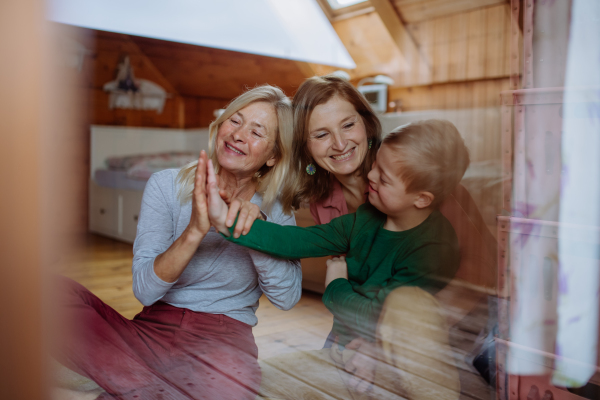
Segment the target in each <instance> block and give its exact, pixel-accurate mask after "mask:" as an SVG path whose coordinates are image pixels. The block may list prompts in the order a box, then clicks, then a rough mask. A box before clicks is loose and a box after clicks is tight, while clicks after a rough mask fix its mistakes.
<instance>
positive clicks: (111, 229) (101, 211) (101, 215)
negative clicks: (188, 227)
mask: <svg viewBox="0 0 600 400" xmlns="http://www.w3.org/2000/svg"><path fill="white" fill-rule="evenodd" d="M90 144H91V149H90V185H89V230H90V232H94V233H98V234H101V235H104V236H108V237H111V238H114V239H118V240H121V241H124V242H128V243H133V241H134V239H135V235H136V233H137V220H138V215H139V211H140V206H141V204H142V194H143V192H142V191H141V190H128V189H115V188H109V187H103V186H99V185H98V184H97V183H96V182H95V181H94V171H96V169H100V168H106V166H105V164H104V160H106V159H107V158H108V157H113V156H125V155H133V154H151V153H159V152H165V151H190V150H196V151H200V150H203V149H204V150H208V129H187V130H183V129H159V128H129V127H115V126H98V125H92V126H91V141H90Z"/></svg>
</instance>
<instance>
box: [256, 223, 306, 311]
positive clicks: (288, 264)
mask: <svg viewBox="0 0 600 400" xmlns="http://www.w3.org/2000/svg"><path fill="white" fill-rule="evenodd" d="M272 215H273V217H274V218H267V220H268V221H271V222H274V223H276V224H279V225H296V219H295V218H294V215H285V214H283V213H282V212H279V213H277V212H273V213H272ZM248 252H249V253H250V257H252V261H253V262H254V266H255V268H256V272H257V273H258V284H259V285H260V288H261V290H262V291H263V293H264V294H265V295H266V296H267V298H268V299H269V300H270V301H271V303H273V305H275V307H277V308H279V309H281V310H289V309H291V308H292V307H294V306H295V305H296V303H298V301H299V300H300V296H301V295H302V268H301V266H300V260H282V259H279V258H275V257H271V256H269V255H266V254H264V253H261V252H258V251H255V250H251V249H248Z"/></svg>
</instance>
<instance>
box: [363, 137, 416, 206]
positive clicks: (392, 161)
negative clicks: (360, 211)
mask: <svg viewBox="0 0 600 400" xmlns="http://www.w3.org/2000/svg"><path fill="white" fill-rule="evenodd" d="M398 168H400V167H399V166H398V156H397V155H396V154H395V150H393V149H391V148H390V146H388V145H385V144H384V145H382V146H381V148H380V149H379V151H378V152H377V158H376V160H375V162H374V163H373V168H372V169H371V172H369V174H368V175H367V178H368V180H369V202H370V203H371V204H372V205H373V206H375V208H377V209H378V210H379V211H381V212H383V213H384V214H387V215H388V216H391V217H395V216H398V215H401V214H402V213H403V212H404V211H406V210H408V209H410V208H412V207H414V205H415V202H416V201H417V200H418V199H419V193H407V192H406V185H405V184H404V182H403V181H402V180H401V179H400V177H399V176H398V175H399V174H398V172H397V171H398Z"/></svg>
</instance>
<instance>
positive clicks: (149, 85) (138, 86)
mask: <svg viewBox="0 0 600 400" xmlns="http://www.w3.org/2000/svg"><path fill="white" fill-rule="evenodd" d="M104 90H105V91H107V92H109V93H110V98H109V100H108V106H109V107H110V108H111V109H113V108H130V109H136V110H156V112H157V113H158V114H160V113H162V111H163V108H164V106H165V100H166V98H167V97H168V94H167V92H166V91H165V90H164V89H163V88H162V87H161V86H159V85H157V84H156V83H154V82H150V81H149V80H146V79H136V78H135V76H134V74H133V68H132V67H131V63H130V62H129V57H125V59H124V60H123V62H122V63H121V64H119V70H118V72H117V79H115V80H114V81H110V82H107V83H105V84H104Z"/></svg>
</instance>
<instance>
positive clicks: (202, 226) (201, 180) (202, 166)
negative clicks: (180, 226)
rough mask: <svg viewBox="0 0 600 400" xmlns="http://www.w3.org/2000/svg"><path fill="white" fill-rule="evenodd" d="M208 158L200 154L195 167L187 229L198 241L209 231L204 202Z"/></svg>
mask: <svg viewBox="0 0 600 400" xmlns="http://www.w3.org/2000/svg"><path fill="white" fill-rule="evenodd" d="M207 161H208V157H207V156H206V152H205V151H204V150H202V151H201V152H200V158H198V166H197V167H196V176H195V179H194V191H193V192H192V216H191V218H190V224H189V226H188V229H190V233H191V234H193V235H198V236H199V238H200V240H202V238H204V236H206V234H207V233H208V230H209V229H210V220H209V219H208V204H207V201H206V166H207Z"/></svg>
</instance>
